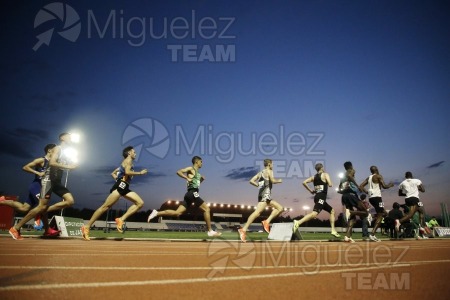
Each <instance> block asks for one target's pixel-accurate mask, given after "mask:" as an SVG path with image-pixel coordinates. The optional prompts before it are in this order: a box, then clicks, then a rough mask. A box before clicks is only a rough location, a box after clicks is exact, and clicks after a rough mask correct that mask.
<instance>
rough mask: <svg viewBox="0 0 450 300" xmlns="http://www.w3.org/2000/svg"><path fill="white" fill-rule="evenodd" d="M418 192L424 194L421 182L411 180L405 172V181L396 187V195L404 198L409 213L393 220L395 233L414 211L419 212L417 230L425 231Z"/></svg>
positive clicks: (422, 209)
mask: <svg viewBox="0 0 450 300" xmlns="http://www.w3.org/2000/svg"><path fill="white" fill-rule="evenodd" d="M419 191H420V192H422V193H425V188H424V186H423V184H422V181H420V180H419V179H416V178H413V175H412V173H411V172H409V171H408V172H406V173H405V180H403V181H402V182H401V183H400V185H399V186H398V195H399V196H405V204H406V206H408V207H409V212H408V213H407V214H406V215H405V216H404V217H403V218H401V219H397V220H395V230H396V231H399V229H400V224H401V223H404V222H406V221H409V220H410V219H411V218H412V217H413V216H414V214H415V213H416V211H417V212H419V220H420V223H419V230H420V231H425V229H424V228H425V227H426V223H425V210H424V207H423V203H422V202H421V201H420V199H419ZM422 233H423V232H422Z"/></svg>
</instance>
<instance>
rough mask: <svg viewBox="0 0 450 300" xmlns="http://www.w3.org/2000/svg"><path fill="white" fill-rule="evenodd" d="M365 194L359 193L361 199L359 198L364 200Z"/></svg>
mask: <svg viewBox="0 0 450 300" xmlns="http://www.w3.org/2000/svg"><path fill="white" fill-rule="evenodd" d="M366 197H367V196H366V194H361V195H359V199H361V200H365V199H366Z"/></svg>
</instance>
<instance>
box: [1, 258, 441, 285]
mask: <svg viewBox="0 0 450 300" xmlns="http://www.w3.org/2000/svg"><path fill="white" fill-rule="evenodd" d="M442 262H446V263H448V262H450V260H444V261H429V262H414V263H408V264H404V263H402V264H391V265H383V266H372V267H367V266H365V267H360V268H347V269H334V270H325V271H321V272H320V273H317V274H334V273H343V272H356V271H367V270H382V269H394V268H405V267H411V266H412V265H423V264H430V263H442ZM219 272H220V271H219ZM305 275H311V274H308V273H305V272H292V273H275V274H274V273H271V274H259V275H242V276H226V277H217V278H205V277H201V278H188V279H165V280H143V281H116V282H87V283H65V284H59V283H56V284H33V285H12V286H5V287H0V291H29V290H47V289H75V288H101V287H119V286H143V285H164V284H193V283H208V282H221V281H236V280H255V279H273V278H282V277H292V276H305Z"/></svg>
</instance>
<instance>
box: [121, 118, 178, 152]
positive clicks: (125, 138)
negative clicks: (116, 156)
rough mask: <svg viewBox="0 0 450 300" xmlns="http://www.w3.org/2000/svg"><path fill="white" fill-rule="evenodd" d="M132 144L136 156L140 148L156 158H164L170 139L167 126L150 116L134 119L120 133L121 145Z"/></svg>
mask: <svg viewBox="0 0 450 300" xmlns="http://www.w3.org/2000/svg"><path fill="white" fill-rule="evenodd" d="M130 143H132V144H133V147H134V149H135V151H136V154H137V158H139V157H140V154H141V151H142V149H145V150H146V151H147V152H148V153H150V154H152V155H153V156H155V157H157V158H161V159H162V158H165V157H166V155H167V153H168V152H169V147H170V139H169V132H168V131H167V128H166V127H165V126H164V125H163V124H162V123H161V122H159V121H157V120H154V119H152V118H142V119H139V120H136V121H134V122H133V123H131V124H130V125H128V127H127V128H125V131H124V133H123V135H122V145H125V144H130Z"/></svg>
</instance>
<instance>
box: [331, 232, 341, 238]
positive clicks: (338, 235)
mask: <svg viewBox="0 0 450 300" xmlns="http://www.w3.org/2000/svg"><path fill="white" fill-rule="evenodd" d="M331 235H332V236H334V237H337V238H338V237H341V235H340V234H339V233H337V231H332V232H331Z"/></svg>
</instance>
